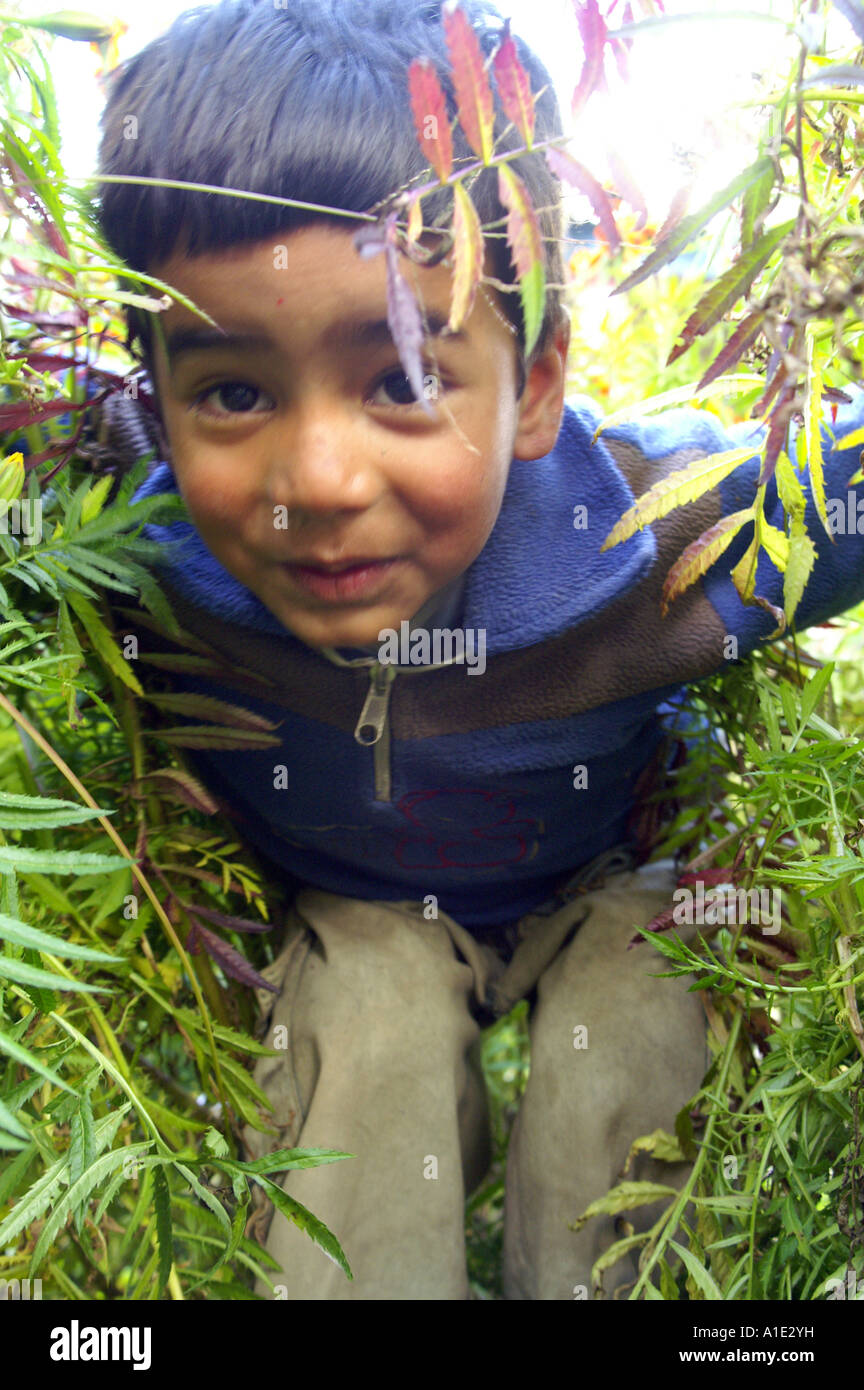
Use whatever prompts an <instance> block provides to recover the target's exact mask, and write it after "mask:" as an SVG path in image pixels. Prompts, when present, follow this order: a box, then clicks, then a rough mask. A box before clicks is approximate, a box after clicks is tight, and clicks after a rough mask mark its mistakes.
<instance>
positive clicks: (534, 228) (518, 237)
mask: <svg viewBox="0 0 864 1390" xmlns="http://www.w3.org/2000/svg"><path fill="white" fill-rule="evenodd" d="M498 194H499V197H500V199H501V202H502V203H503V204H504V206H505V207H506V208H507V210H508V212H507V244H508V245H509V247H510V252H511V255H512V258H513V265H514V266H515V268H516V274H517V276H518V277H519V291H520V295H521V300H522V315H523V318H524V321H525V355H526V357H528V356H530V354H531V352H532V350H533V348H534V345H535V343H536V342H537V339H538V337H539V335H540V328H541V325H542V323H543V313H544V310H545V305H546V274H545V270H544V266H543V238H542V234H541V231H540V223H539V221H538V220H537V213H536V211H535V209H534V205H533V203H532V202H531V196H530V194H529V192H528V189H527V188H526V187H525V185H524V183H523V182H522V180H521V179H520V177H519V175H518V174H515V173H514V172H513V170H512V169H511V168H509V167H508V165H506V164H502V165H501V168H500V169H499V170H498Z"/></svg>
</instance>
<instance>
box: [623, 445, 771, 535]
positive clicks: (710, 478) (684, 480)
mask: <svg viewBox="0 0 864 1390" xmlns="http://www.w3.org/2000/svg"><path fill="white" fill-rule="evenodd" d="M752 457H753V450H752V448H750V447H749V446H748V447H745V448H743V449H727V450H724V451H723V452H722V453H719V454H709V456H708V457H707V458H704V459H697V461H696V462H695V463H688V465H687V467H686V468H677V469H676V470H675V472H674V473H670V474H669V475H668V477H666V478H661V479H660V481H659V482H658V483H655V484H654V486H653V487H651V488H649V489H648V491H647V492H645V493H643V494H642V496H641V497H639V498H637V500H636V502H635V503H634V505H633V506H632V507H631V508H630V509H629V511H626V512H625V513H624V515H623V516H622V517H621V519H620V521H618V522H616V524H615V525H614V526H613V528H612V530H611V531H610V532H609V535H608V536H607V537H606V539H605V541H604V542H603V544H602V546H601V547H600V549H601V551H602V550H610V549H611V548H612V546H614V545H620V544H621V542H622V541H626V540H629V539H630V537H631V536H632V535H634V534H635V532H636V531H641V530H642V529H643V527H645V526H647V525H649V523H650V522H652V521H658V520H659V519H660V517H663V516H666V515H667V513H668V512H671V511H674V510H675V508H676V507H683V506H685V505H686V504H687V503H688V502H695V501H696V499H697V498H698V497H701V496H702V495H703V493H706V492H710V490H711V489H712V488H713V487H716V486H717V484H718V483H720V482H722V481H723V479H724V478H725V477H727V476H728V474H730V473H731V472H733V470H734V469H736V468H737V467H738V466H739V464H742V463H745V462H746V461H747V459H750V458H752Z"/></svg>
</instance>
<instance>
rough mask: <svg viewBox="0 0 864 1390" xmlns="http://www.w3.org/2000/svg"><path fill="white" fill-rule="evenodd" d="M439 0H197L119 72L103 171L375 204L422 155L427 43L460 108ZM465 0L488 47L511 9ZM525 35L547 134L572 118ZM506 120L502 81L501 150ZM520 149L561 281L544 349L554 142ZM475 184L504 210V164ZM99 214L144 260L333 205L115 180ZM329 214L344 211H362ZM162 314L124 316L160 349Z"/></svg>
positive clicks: (553, 225)
mask: <svg viewBox="0 0 864 1390" xmlns="http://www.w3.org/2000/svg"><path fill="white" fill-rule="evenodd" d="M441 8H442V7H441V0H221V3H219V4H217V5H213V6H208V7H199V8H198V9H193V10H189V11H187V12H186V13H184V14H181V15H180V16H179V18H178V19H177V20H175V22H174V23H173V25H172V26H171V28H170V29H169V30H168V31H167V32H166V33H165V34H163V35H162V36H161V37H159V38H157V39H156V40H154V41H153V42H152V43H150V44H148V45H147V47H146V48H144V49H143V50H142V51H141V52H140V53H138V54H136V55H135V56H134V57H132V58H131V59H129V60H127V61H126V62H125V63H123V64H122V65H121V66H120V67H119V68H117V69H116V70H115V72H114V73H113V74H112V76H111V79H110V80H109V86H108V98H107V104H106V107H105V110H104V112H103V115H102V140H101V145H100V155H99V172H100V173H101V174H108V175H126V176H133V177H134V176H138V177H150V178H164V179H176V180H183V181H187V182H194V183H204V184H212V185H216V186H219V187H223V188H242V189H244V190H247V191H250V192H254V193H266V194H271V195H277V196H280V197H290V198H296V199H298V200H300V201H303V202H307V203H317V204H325V205H327V206H335V207H340V208H346V209H349V210H350V211H353V212H370V211H374V210H376V208H378V207H379V206H380V205H381V204H383V203H384V202H385V200H387V199H388V198H389V197H390V195H392V194H393V193H394V192H395V191H396V189H397V188H399V187H402V186H403V185H405V184H407V183H409V181H413V182H414V183H416V182H418V181H419V180H420V179H421V177H422V176H423V175H424V172H426V160H425V157H424V155H423V153H422V151H421V149H420V146H419V144H418V141H417V136H416V134H415V129H414V122H413V118H412V114H411V107H410V102H409V94H408V79H407V74H408V68H409V66H410V64H411V61H412V60H413V59H414V58H417V57H421V56H425V57H426V58H428V59H430V60H431V62H432V63H433V64H434V66H435V69H436V71H437V73H438V77H439V80H440V82H441V85H442V87H443V89H444V92H445V95H446V98H447V103H448V114H449V116H450V119H451V121H452V119H453V117H454V116H455V114H456V99H455V95H454V92H453V89H452V84H451V80H450V62H449V55H448V52H447V47H446V43H445V39H444V29H443V25H442V22H441ZM462 9H463V10H464V12H465V14H466V17H467V18H468V20H469V22H470V24H471V25H472V27H473V29H474V31H475V33H476V34H477V37H478V40H479V43H480V47H481V50H482V51H483V53H484V55H485V56H486V57H488V56H489V55H490V54H491V53H492V52H493V51H494V50H495V48H496V47H497V45H498V43H499V41H500V38H501V31H502V26H503V20H502V18H501V15H500V14H499V13H498V11H497V9H496V8H495V6H494V5H493V4H491V3H490V2H489V0H462ZM513 38H514V41H515V43H516V49H517V52H518V54H519V58H520V61H521V63H522V65H523V67H524V68H525V69H526V71H527V73H528V76H529V78H530V81H531V87H532V91H533V93H534V94H535V96H536V95H537V94H538V93H540V92H541V90H542V89H545V90H542V95H540V96H539V98H538V99H537V101H536V103H535V109H536V134H535V139H536V140H544V139H549V138H552V137H554V136H556V135H560V134H561V133H562V128H561V115H560V111H559V108H558V102H557V98H556V96H555V92H554V89H553V87H552V83H551V80H550V78H549V74H548V72H547V71H546V68H545V67H544V66H543V64H542V63H541V62H540V61H539V59H538V58H537V57H536V55H535V54H534V53H533V52H532V51H531V49H530V48H529V47H528V46H527V45H526V44H525V43H524V42H523V41H522V40H521V39H519V38H518V36H517V35H515V34H514V35H513ZM508 124H509V123H508V121H507V118H506V116H505V115H504V113H503V111H502V110H501V109H500V108H499V103H498V100H497V99H496V112H495V129H494V134H495V141H496V151H503V150H507V149H515V148H517V147H519V146H521V145H522V144H523V141H522V137H521V136H520V135H519V134H518V132H517V131H516V130H515V129H513V128H512V127H511V129H510V130H509V131H507V126H508ZM505 131H506V134H505ZM453 143H454V157H455V160H456V161H457V167H458V161H459V160H460V159H461V160H467V159H469V158H470V159H471V161H472V162H476V158H477V157H476V155H474V154H473V152H472V151H471V149H470V146H469V145H468V144H467V142H466V140H465V137H464V135H463V133H462V131H461V128H459V127H457V128H456V130H455V132H454V142H453ZM512 167H513V168H514V170H515V171H516V172H517V173H518V174H519V175H520V177H521V179H522V180H523V182H524V183H525V184H526V186H527V189H528V192H529V194H530V197H531V200H532V202H533V204H534V206H535V208H536V209H537V211H538V216H539V220H540V226H541V232H542V234H543V238H544V240H543V246H544V253H545V270H546V280H547V285H550V284H551V288H549V289H547V299H546V311H545V315H544V319H543V324H542V328H541V332H540V337H539V340H538V343H537V345H536V347H535V349H534V353H533V354H532V357H533V356H536V355H537V354H538V353H539V352H540V351H542V349H543V348H544V347H546V346H547V345H548V343H549V342H550V340H551V338H552V336H553V334H554V331H555V329H556V328H557V326H558V321H559V317H560V314H561V295H560V290H559V289H558V288H557V287H558V286H560V284H561V283H562V281H563V265H562V257H561V238H562V235H563V228H562V217H561V185H560V182H559V180H558V179H557V177H556V176H555V175H554V174H553V173H552V171H551V169H550V168H549V166H548V164H547V162H546V159H545V157H544V156H543V155H542V154H526V155H522V156H520V157H519V158H518V159H517V160H515V161H514V163H513V166H512ZM470 191H471V197H472V199H473V201H474V205H475V207H476V209H477V212H478V214H479V217H480V220H481V222H482V223H484V224H486V223H491V222H497V221H499V220H500V219H502V218H503V217H504V216H505V212H506V210H505V208H504V207H503V206H502V204H501V203H500V201H499V198H498V172H497V170H496V169H484V170H482V171H481V172H480V173H479V174H478V175H477V176H475V178H474V182H473V183H472V185H471V190H470ZM452 196H453V195H452V192H451V191H450V190H449V189H447V188H440V189H436V190H435V191H434V192H433V193H431V194H429V195H427V196H426V197H425V198H424V199H423V203H422V212H423V221H424V224H425V225H426V226H432V225H435V224H441V223H442V222H443V221H446V220H447V218H448V213H449V209H450V208H451V207H452ZM97 217H98V220H99V222H100V224H101V227H102V230H103V233H104V236H105V238H106V240H107V242H108V243H109V245H110V246H111V247H112V249H113V250H114V251H115V252H116V253H117V255H118V256H119V257H120V258H121V259H123V260H124V261H125V262H126V264H127V265H128V266H129V267H130V268H132V269H133V270H139V271H144V272H146V271H148V270H152V268H153V267H154V266H156V265H158V264H159V263H160V261H163V260H165V259H167V258H168V257H169V256H170V255H171V254H172V253H173V252H174V251H175V250H182V251H185V253H186V254H188V255H190V256H194V255H196V254H201V253H204V252H213V251H215V250H218V248H220V247H230V246H236V245H238V244H241V243H243V242H252V241H261V240H264V239H265V238H267V237H269V236H276V235H277V234H282V235H284V234H285V233H288V232H291V231H294V230H296V229H298V228H300V227H304V226H308V225H311V224H313V223H315V222H320V221H321V220H322V215H321V214H320V213H316V212H311V211H309V210H305V209H298V208H290V207H284V206H280V205H278V204H273V203H263V202H254V201H252V200H249V199H240V198H230V197H226V196H224V195H222V194H205V193H199V192H191V191H189V190H182V189H176V188H156V187H153V186H149V185H137V186H136V185H134V184H106V183H101V184H99V188H98V207H97ZM323 220H324V221H330V222H331V223H332V222H333V221H334V220H336V221H338V222H339V223H340V225H342V226H343V227H346V228H348V227H356V228H358V229H359V227H360V226H362V225H363V224H362V223H361V222H360V221H359V220H357V221H356V222H354V221H352V220H349V219H343V218H339V219H333V218H327V217H326V216H325V217H324V218H323ZM495 231H496V232H498V233H499V234H498V235H495V236H491V237H489V238H488V240H487V246H488V247H489V249H490V252H491V257H492V266H493V273H494V275H495V276H496V278H497V279H499V280H500V281H501V282H503V283H504V284H506V285H515V284H516V283H517V281H516V272H515V269H514V267H513V263H512V259H511V255H510V249H509V247H508V245H507V243H506V240H505V238H504V235H503V232H504V224H503V221H501V222H500V226H498V227H497V228H495ZM502 299H503V309H504V312H505V314H506V316H507V318H508V320H509V321H510V323H511V324H512V325H513V326H514V328H515V329H516V337H517V345H518V351H517V358H518V361H519V367H520V373H521V381H522V383H523V384H524V371H525V365H526V364H525V356H524V346H525V330H524V323H523V316H522V308H521V302H520V297H519V294H518V293H516V292H513V291H511V292H508V293H505V294H504V295H503V296H502ZM149 317H150V316H139V315H137V314H136V313H135V311H134V310H133V311H132V313H131V314H130V318H129V324H130V341H134V340H135V338H137V339H139V340H140V343H141V344H142V347H143V352H144V356H145V360H146V361H147V362H148V365H149V364H150V359H151V352H152V345H151V339H150V332H149V324H148V322H147V320H148V319H149ZM520 393H521V388H520Z"/></svg>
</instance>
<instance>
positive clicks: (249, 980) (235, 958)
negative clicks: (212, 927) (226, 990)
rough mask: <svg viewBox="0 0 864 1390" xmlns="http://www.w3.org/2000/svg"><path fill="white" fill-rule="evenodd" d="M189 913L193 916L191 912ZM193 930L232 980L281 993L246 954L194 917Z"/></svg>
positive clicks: (197, 938)
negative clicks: (260, 972)
mask: <svg viewBox="0 0 864 1390" xmlns="http://www.w3.org/2000/svg"><path fill="white" fill-rule="evenodd" d="M189 915H190V917H191V916H192V914H191V913H190V914H189ZM193 930H194V931H195V934H196V938H195V939H196V941H197V942H199V943H200V944H201V945H202V946H203V947H204V950H205V951H206V952H207V954H208V956H211V957H212V959H213V960H215V962H216V964H217V965H220V966H221V967H222V969H223V970H224V971H225V974H226V975H230V976H231V978H232V980H239V981H240V983H241V984H244V985H251V987H252V988H253V989H269V990H270V992H271V994H278V993H279V990H278V989H277V987H276V985H271V984H270V983H269V981H267V980H265V979H264V976H263V975H259V974H258V971H257V970H254V969H253V968H252V966H251V965H250V964H249V962H248V960H247V959H246V957H245V956H241V954H240V952H239V951H235V949H234V947H233V946H230V945H229V944H228V942H227V941H223V940H222V938H221V936H217V935H216V933H215V932H212V931H208V929H207V928H206V927H202V925H201V923H200V922H196V921H195V920H194V918H193ZM190 935H191V933H190ZM187 941H188V937H187Z"/></svg>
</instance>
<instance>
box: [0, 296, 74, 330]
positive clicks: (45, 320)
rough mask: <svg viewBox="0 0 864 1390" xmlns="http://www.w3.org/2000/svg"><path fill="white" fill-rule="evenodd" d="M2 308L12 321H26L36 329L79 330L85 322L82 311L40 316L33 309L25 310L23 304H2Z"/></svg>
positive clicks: (72, 310) (71, 310)
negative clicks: (10, 316)
mask: <svg viewBox="0 0 864 1390" xmlns="http://www.w3.org/2000/svg"><path fill="white" fill-rule="evenodd" d="M2 308H4V309H5V310H6V313H7V314H11V315H12V317H13V319H26V320H27V322H28V323H32V324H33V325H34V326H35V327H36V328H79V327H81V326H82V325H84V324H86V322H87V315H86V313H85V312H84V310H83V309H70V310H68V311H67V312H66V313H64V314H41V313H39V312H37V311H36V310H35V309H27V308H25V307H24V305H23V304H6V303H5V302H3V303H2Z"/></svg>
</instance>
